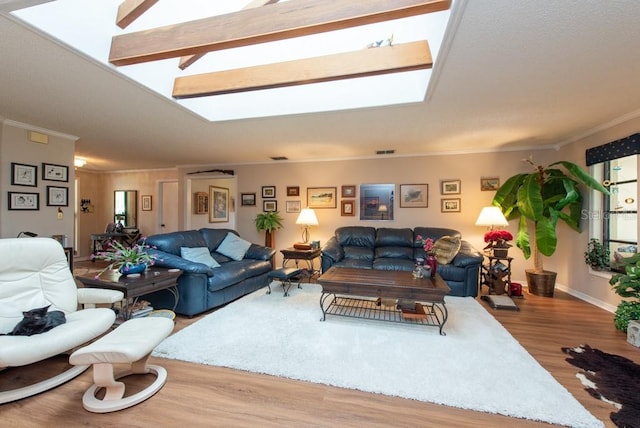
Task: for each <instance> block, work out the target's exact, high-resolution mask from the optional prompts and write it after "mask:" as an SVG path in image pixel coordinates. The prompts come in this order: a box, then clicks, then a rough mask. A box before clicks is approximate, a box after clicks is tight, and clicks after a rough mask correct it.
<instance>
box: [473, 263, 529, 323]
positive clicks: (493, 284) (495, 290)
mask: <svg viewBox="0 0 640 428" xmlns="http://www.w3.org/2000/svg"><path fill="white" fill-rule="evenodd" d="M485 257H486V258H487V263H483V264H482V268H481V275H480V290H479V291H480V294H482V293H481V292H482V286H483V285H486V286H487V287H489V291H488V294H487V295H484V296H482V297H481V299H482V300H486V301H487V302H489V304H490V305H491V307H492V308H494V309H511V310H515V311H518V310H520V308H518V305H516V304H515V302H514V301H513V299H512V298H511V261H512V260H513V257H509V256H506V257H496V256H493V255H487V254H485ZM505 263H506V264H505ZM505 290H506V293H507V295H506V296H505V295H504V294H505Z"/></svg>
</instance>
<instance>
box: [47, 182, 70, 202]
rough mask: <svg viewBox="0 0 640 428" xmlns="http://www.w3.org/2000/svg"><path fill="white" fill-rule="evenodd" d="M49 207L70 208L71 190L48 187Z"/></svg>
mask: <svg viewBox="0 0 640 428" xmlns="http://www.w3.org/2000/svg"><path fill="white" fill-rule="evenodd" d="M47 206H50V207H68V206H69V188H68V187H56V186H47Z"/></svg>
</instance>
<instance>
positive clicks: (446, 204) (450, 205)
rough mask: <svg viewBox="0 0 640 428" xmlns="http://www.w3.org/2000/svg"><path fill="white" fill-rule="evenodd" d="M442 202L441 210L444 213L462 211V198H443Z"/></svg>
mask: <svg viewBox="0 0 640 428" xmlns="http://www.w3.org/2000/svg"><path fill="white" fill-rule="evenodd" d="M440 204H441V205H440V211H441V212H443V213H459V212H460V198H453V199H441V200H440Z"/></svg>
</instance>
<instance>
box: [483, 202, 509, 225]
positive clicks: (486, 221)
mask: <svg viewBox="0 0 640 428" xmlns="http://www.w3.org/2000/svg"><path fill="white" fill-rule="evenodd" d="M508 225H509V222H508V221H507V219H506V218H505V217H504V214H502V211H500V208H498V207H494V206H491V207H484V208H482V211H480V215H479V216H478V219H477V220H476V226H508Z"/></svg>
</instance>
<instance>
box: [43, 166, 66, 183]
mask: <svg viewBox="0 0 640 428" xmlns="http://www.w3.org/2000/svg"><path fill="white" fill-rule="evenodd" d="M42 179H43V180H49V181H65V182H66V181H69V167H68V166H64V165H55V164H52V163H43V164H42Z"/></svg>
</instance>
